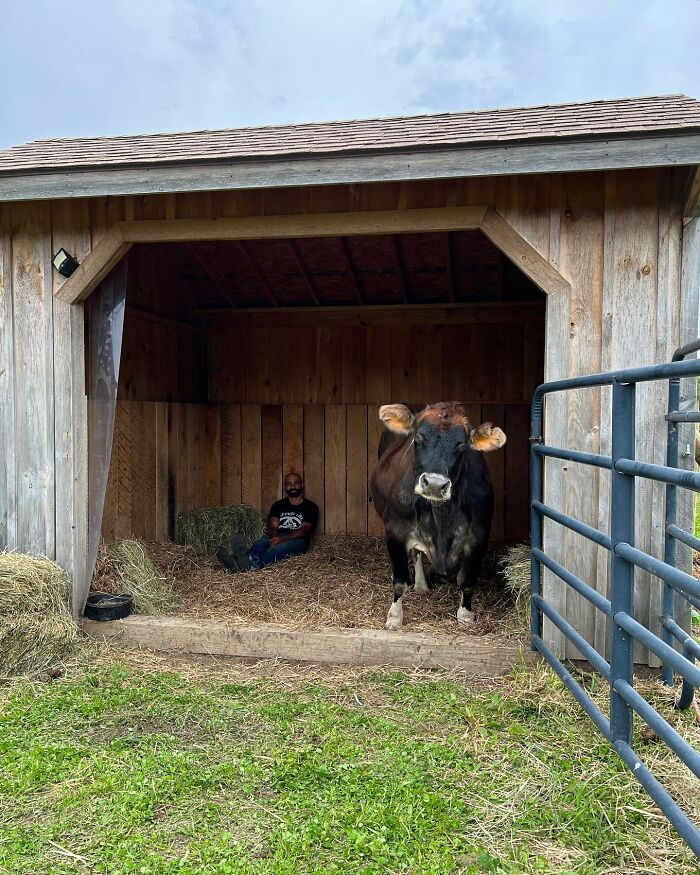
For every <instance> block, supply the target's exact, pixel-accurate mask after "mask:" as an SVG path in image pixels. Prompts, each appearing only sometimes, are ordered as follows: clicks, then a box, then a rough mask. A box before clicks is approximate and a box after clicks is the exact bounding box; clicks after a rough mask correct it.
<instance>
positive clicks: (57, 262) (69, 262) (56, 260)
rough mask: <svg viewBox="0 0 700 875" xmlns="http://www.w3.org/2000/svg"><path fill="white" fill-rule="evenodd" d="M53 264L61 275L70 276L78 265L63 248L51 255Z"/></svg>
mask: <svg viewBox="0 0 700 875" xmlns="http://www.w3.org/2000/svg"><path fill="white" fill-rule="evenodd" d="M53 266H54V267H55V268H56V270H57V271H58V272H59V273H60V274H61V276H70V275H71V274H72V273H73V271H74V270H75V269H76V267H78V262H77V261H76V260H75V259H74V258H73V256H72V255H69V254H68V253H67V252H66V250H65V249H63V248H61V249H59V250H58V252H57V253H56V254H55V255H54V257H53Z"/></svg>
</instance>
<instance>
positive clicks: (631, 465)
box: [615, 459, 700, 492]
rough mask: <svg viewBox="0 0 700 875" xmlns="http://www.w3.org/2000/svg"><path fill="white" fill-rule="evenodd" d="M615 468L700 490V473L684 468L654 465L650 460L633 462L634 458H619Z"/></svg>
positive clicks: (624, 472) (633, 474) (625, 472)
mask: <svg viewBox="0 0 700 875" xmlns="http://www.w3.org/2000/svg"><path fill="white" fill-rule="evenodd" d="M615 470H616V471H619V472H620V473H621V474H631V475H632V476H635V477H646V478H647V479H648V480H660V481H661V482H662V483H671V484H673V485H674V486H683V487H684V488H685V489H692V490H693V491H694V492H700V474H694V473H693V472H692V471H685V470H683V469H682V468H668V467H667V466H666V465H652V464H651V463H650V462H633V461H632V459H617V460H616V462H615Z"/></svg>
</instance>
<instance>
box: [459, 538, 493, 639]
mask: <svg viewBox="0 0 700 875" xmlns="http://www.w3.org/2000/svg"><path fill="white" fill-rule="evenodd" d="M485 552H486V543H483V544H479V545H478V546H475V547H474V548H473V549H472V550H471V551H470V552H469V553H468V554H467V556H465V557H464V562H463V563H462V567H461V568H460V569H459V572H458V574H457V583H458V584H459V589H460V592H461V604H460V606H459V608H457V622H458V623H459V625H460V626H471V625H472V624H473V623H474V612H473V611H472V593H473V592H474V587H475V586H476V585H477V584H478V583H479V572H480V570H481V562H482V560H483V558H484V553H485Z"/></svg>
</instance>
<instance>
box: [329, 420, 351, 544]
mask: <svg viewBox="0 0 700 875" xmlns="http://www.w3.org/2000/svg"><path fill="white" fill-rule="evenodd" d="M346 410H347V408H346V406H345V405H344V404H329V405H327V406H326V421H325V434H326V440H325V444H326V448H325V481H326V482H325V493H326V495H325V503H326V514H325V517H326V526H325V527H326V531H327V532H344V531H345V529H346V525H347V515H346V504H345V496H346V480H345V468H346V422H345V416H346Z"/></svg>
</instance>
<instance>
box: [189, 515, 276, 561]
mask: <svg viewBox="0 0 700 875" xmlns="http://www.w3.org/2000/svg"><path fill="white" fill-rule="evenodd" d="M263 526H264V520H263V518H262V517H261V516H260V513H259V512H258V511H257V510H256V508H254V507H251V506H250V505H249V504H235V505H231V506H230V507H209V508H198V509H196V510H191V511H188V512H187V513H182V514H180V516H179V517H178V519H177V525H176V531H175V540H176V541H177V543H178V544H183V545H185V546H189V547H192V548H193V549H194V550H195V551H196V552H197V553H199V554H201V555H213V554H214V553H215V552H216V549H217V547H226V548H227V549H228V548H229V547H230V544H231V536H232V535H233V534H235V533H239V534H241V535H243V536H244V537H245V539H246V541H247V543H248V544H252V543H253V541H256V540H257V539H258V538H259V537H260V536H261V535H262V533H263Z"/></svg>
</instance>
